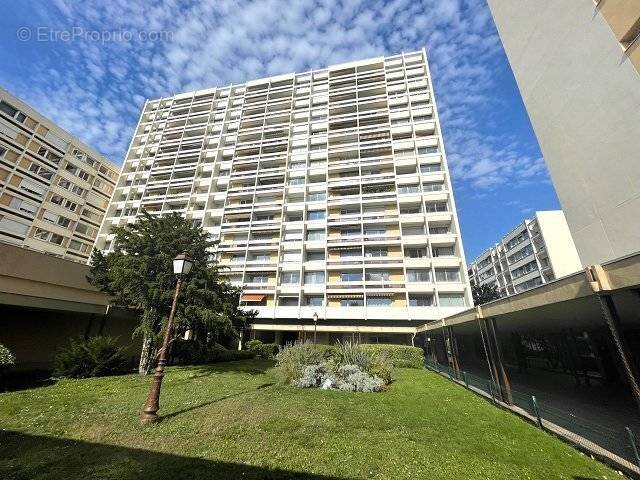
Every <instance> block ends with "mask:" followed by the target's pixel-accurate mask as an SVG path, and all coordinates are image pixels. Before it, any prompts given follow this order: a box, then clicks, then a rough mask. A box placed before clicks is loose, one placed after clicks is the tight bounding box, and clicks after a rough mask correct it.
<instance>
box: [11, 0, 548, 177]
mask: <svg viewBox="0 0 640 480" xmlns="http://www.w3.org/2000/svg"><path fill="white" fill-rule="evenodd" d="M40 15H42V16H43V17H42V19H41V20H42V21H43V22H45V24H46V25H50V26H52V28H53V27H54V26H55V27H56V28H70V27H71V26H81V27H82V28H84V29H86V30H98V31H99V30H108V31H116V30H122V31H127V32H132V33H133V34H137V32H140V31H149V30H155V31H165V32H170V33H171V38H170V40H168V41H157V42H138V41H135V42H118V41H116V42H105V43H104V44H101V43H96V42H91V41H85V40H75V41H72V42H67V43H65V44H53V45H48V46H47V47H48V48H49V49H50V50H51V49H52V51H51V52H49V51H48V52H47V56H46V57H43V58H42V59H41V61H40V62H39V63H37V64H35V65H34V66H33V75H32V76H30V78H25V79H24V81H23V82H17V83H15V84H13V85H9V88H10V89H11V90H14V91H15V93H17V94H18V95H19V96H22V97H24V98H25V100H26V101H27V102H29V103H31V104H32V105H33V106H34V107H36V108H37V109H39V110H41V111H43V113H45V114H47V115H48V116H50V117H52V118H53V119H54V120H55V121H57V122H58V123H60V124H61V125H62V126H63V127H65V128H67V129H68V130H70V131H71V132H73V133H75V134H76V135H78V136H79V137H80V138H81V139H83V140H84V141H86V142H87V143H88V144H90V145H92V146H93V147H95V148H96V149H97V150H99V151H101V152H103V153H104V154H106V155H107V156H109V157H111V158H112V159H114V160H115V161H117V162H119V161H121V160H122V158H123V157H124V153H125V149H126V147H127V145H128V143H129V140H130V136H131V134H132V132H133V129H134V126H135V122H136V121H137V119H138V112H139V108H140V107H141V106H142V104H143V99H144V98H158V97H161V96H167V95H172V94H175V93H178V92H181V91H186V90H193V89H197V88H209V87H213V86H222V85H226V84H229V83H232V82H233V83H240V82H244V81H246V80H251V79H255V78H260V77H265V76H269V75H276V74H281V73H289V72H291V71H304V70H307V69H311V68H322V67H325V66H326V65H328V64H332V63H339V62H343V61H348V60H353V59H359V58H366V57H371V56H377V55H382V54H392V53H398V52H401V51H411V50H416V49H420V48H422V47H426V49H427V52H428V55H429V60H430V66H431V71H432V74H433V78H434V83H435V86H436V91H437V100H438V102H439V108H440V115H441V119H442V123H443V129H444V133H445V139H446V144H447V150H448V152H449V155H450V163H451V166H452V171H453V175H454V180H455V181H456V182H457V183H461V184H462V185H463V187H467V186H468V187H471V188H474V189H490V188H494V187H495V186H497V185H517V184H519V183H522V182H532V181H535V180H538V179H540V178H544V177H545V168H544V164H543V163H542V161H541V159H539V158H532V157H529V156H527V155H524V156H523V155H521V154H520V153H519V152H520V150H521V149H520V146H519V145H518V144H517V142H514V141H512V140H510V139H506V138H502V137H496V136H491V135H490V134H489V133H487V131H486V130H487V121H486V120H487V118H488V117H490V115H491V107H492V105H495V103H496V100H495V93H494V92H492V87H493V86H494V85H493V71H494V68H495V65H496V63H497V62H498V61H499V59H500V58H499V57H500V55H502V54H501V48H500V42H499V39H498V36H497V33H496V31H495V29H494V27H493V24H492V20H491V16H490V14H489V11H488V8H487V6H486V4H485V2H484V0H423V1H413V0H391V1H388V2H385V1H382V0H318V1H315V0H297V1H295V2H282V1H276V0H261V1H243V2H240V1H230V0H202V1H199V2H178V1H166V2H163V3H161V4H157V3H155V2H153V3H152V2H143V1H141V0H139V1H132V0H110V1H109V2H102V1H99V0H93V1H87V2H75V1H73V0H55V2H54V3H53V4H52V8H51V9H49V10H48V11H47V12H41V13H40ZM45 15H46V17H45ZM34 48H38V44H34ZM480 119H482V120H483V121H480Z"/></svg>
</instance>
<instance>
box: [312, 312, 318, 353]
mask: <svg viewBox="0 0 640 480" xmlns="http://www.w3.org/2000/svg"><path fill="white" fill-rule="evenodd" d="M317 335H318V312H313V344H314V345H315V344H316V336H317Z"/></svg>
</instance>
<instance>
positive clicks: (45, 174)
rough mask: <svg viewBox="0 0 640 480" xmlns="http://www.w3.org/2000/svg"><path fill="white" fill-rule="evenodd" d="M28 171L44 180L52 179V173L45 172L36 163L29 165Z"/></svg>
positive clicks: (49, 171) (44, 169)
mask: <svg viewBox="0 0 640 480" xmlns="http://www.w3.org/2000/svg"><path fill="white" fill-rule="evenodd" d="M29 171H30V172H33V173H35V174H36V175H38V176H39V177H42V178H44V179H45V180H51V179H52V178H53V172H52V171H51V170H47V169H46V168H44V167H41V166H40V165H38V164H37V163H32V164H31V165H29Z"/></svg>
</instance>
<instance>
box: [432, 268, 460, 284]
mask: <svg viewBox="0 0 640 480" xmlns="http://www.w3.org/2000/svg"><path fill="white" fill-rule="evenodd" d="M436 281H438V282H459V281H460V270H458V269H457V268H436Z"/></svg>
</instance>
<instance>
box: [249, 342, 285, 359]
mask: <svg viewBox="0 0 640 480" xmlns="http://www.w3.org/2000/svg"><path fill="white" fill-rule="evenodd" d="M250 351H252V352H254V353H255V354H256V355H257V356H259V357H262V358H268V359H271V358H275V356H276V355H277V354H278V353H279V352H280V345H278V344H277V343H263V344H261V345H255V346H254V347H253V348H252V349H251V350H250Z"/></svg>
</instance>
